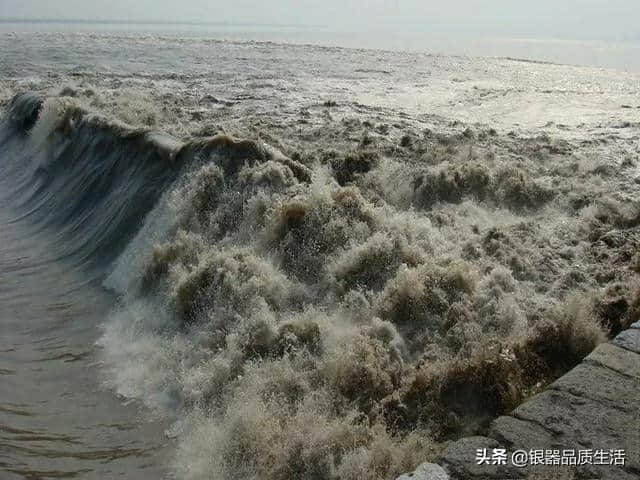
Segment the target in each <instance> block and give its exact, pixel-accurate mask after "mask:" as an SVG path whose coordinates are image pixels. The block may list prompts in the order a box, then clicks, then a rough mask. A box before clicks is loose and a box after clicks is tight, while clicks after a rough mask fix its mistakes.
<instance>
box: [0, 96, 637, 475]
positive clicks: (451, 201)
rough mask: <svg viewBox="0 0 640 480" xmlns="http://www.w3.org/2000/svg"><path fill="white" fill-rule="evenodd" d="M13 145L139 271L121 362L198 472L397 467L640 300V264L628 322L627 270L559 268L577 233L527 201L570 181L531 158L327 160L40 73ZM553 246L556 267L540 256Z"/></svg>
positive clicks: (375, 155)
mask: <svg viewBox="0 0 640 480" xmlns="http://www.w3.org/2000/svg"><path fill="white" fill-rule="evenodd" d="M467 137H468V135H467V136H466V137H464V138H467ZM409 141H410V140H408V141H407V142H409ZM457 141H464V140H463V137H462V136H461V137H459V138H458V140H457ZM436 153H437V152H436ZM0 158H1V159H2V165H1V167H0V168H1V169H2V172H3V175H5V176H7V177H9V178H11V179H12V183H13V185H14V188H13V191H12V192H10V195H11V196H12V197H13V198H12V201H13V202H14V203H15V204H16V205H19V207H20V210H21V211H23V212H24V215H26V216H29V217H31V218H32V220H33V222H34V223H36V224H38V225H41V226H42V228H46V229H48V230H50V231H52V232H55V234H56V235H57V237H56V238H57V239H59V243H60V246H61V248H62V252H63V254H64V255H65V256H68V257H70V258H72V259H73V260H74V261H76V262H77V263H78V264H80V265H82V266H84V267H86V268H87V270H88V271H89V272H91V273H93V274H96V272H97V274H98V275H99V276H101V277H102V278H103V279H104V283H105V285H106V286H107V287H109V288H111V289H114V290H116V291H117V293H118V294H119V295H120V300H119V302H118V305H117V306H116V307H115V308H114V311H113V313H112V315H111V317H110V318H109V319H107V321H106V322H105V325H104V334H103V336H102V339H101V341H100V344H101V345H102V347H103V363H104V368H105V371H106V374H107V376H108V378H109V384H110V385H111V386H112V387H113V388H114V389H115V390H117V391H118V392H119V393H120V394H122V395H125V396H127V397H132V398H137V399H140V400H142V401H144V402H145V403H146V404H147V405H148V406H149V407H150V408H152V409H155V410H157V411H159V412H161V413H162V414H164V415H170V416H172V417H174V418H175V420H176V421H175V424H174V427H173V428H172V433H174V434H175V435H176V436H177V437H178V439H179V441H178V453H177V456H176V459H175V462H174V468H175V471H176V473H177V475H179V476H180V477H181V478H190V479H205V478H207V479H208V478H220V479H236V478H237V479H240V478H242V479H252V478H254V479H282V480H285V479H287V480H288V479H295V478H305V479H306V478H312V479H345V480H346V479H353V480H355V479H387V478H395V476H396V475H398V474H400V473H402V472H405V471H411V470H412V469H413V468H414V467H415V466H416V465H418V464H419V463H422V462H423V461H425V460H426V459H429V458H430V457H431V456H432V455H433V454H434V453H436V452H437V450H438V445H440V444H441V443H442V442H443V441H445V440H447V439H450V438H453V437H456V436H460V435H462V434H469V433H477V432H482V430H483V428H485V427H486V425H487V421H488V420H490V419H491V418H493V417H495V416H497V415H499V414H501V413H503V412H506V411H508V410H510V409H511V408H513V407H514V406H516V405H517V404H518V403H520V402H521V401H522V400H523V399H524V398H526V396H528V395H530V394H531V393H533V392H535V391H536V390H537V389H539V388H542V387H543V386H544V385H546V384H548V383H549V382H550V381H551V380H553V379H554V378H556V377H557V376H558V375H560V374H562V373H563V372H564V371H566V370H567V369H569V368H571V367H572V366H573V365H575V364H576V363H578V362H579V361H580V360H581V359H582V358H583V357H584V356H585V355H586V354H588V353H589V352H590V351H591V350H592V349H593V348H594V346H595V345H597V344H598V342H600V341H603V340H604V339H605V338H606V334H607V333H613V330H615V329H619V328H623V327H624V324H626V323H629V322H631V321H633V320H634V319H635V318H636V317H637V314H638V302H637V300H636V301H635V303H634V301H633V299H632V298H631V297H632V294H633V292H632V291H631V289H630V287H628V288H627V290H624V289H622V290H620V289H619V290H616V292H614V293H615V295H618V296H619V297H620V298H623V299H624V301H625V302H627V303H626V304H625V305H626V307H625V309H623V310H624V311H622V315H621V316H619V317H620V318H622V320H621V321H620V322H619V324H616V325H613V324H612V323H611V322H610V318H609V317H608V316H607V315H608V310H607V309H606V307H607V305H609V304H608V303H607V301H608V300H607V299H608V298H609V297H608V296H611V295H614V293H611V292H609V293H607V294H606V295H605V297H604V298H603V297H602V296H598V295H596V294H595V293H589V294H583V295H582V296H581V297H580V298H576V297H573V296H572V295H570V293H571V292H570V291H569V290H570V289H568V288H567V289H565V290H564V293H563V294H560V295H556V293H552V292H551V288H552V287H551V286H552V285H555V286H556V287H557V285H558V283H557V282H558V281H559V280H558V278H557V277H556V276H559V275H560V273H558V272H559V271H561V270H562V268H564V266H565V265H569V262H570V259H569V258H568V257H570V253H567V252H566V251H564V253H562V252H560V253H558V252H559V251H560V250H561V249H558V248H557V247H555V246H553V245H547V244H544V245H543V244H542V243H541V242H538V243H535V242H534V241H532V240H531V239H536V238H539V237H540V236H541V235H543V234H541V233H540V232H539V230H537V227H536V225H535V223H533V222H528V221H526V218H527V216H533V215H538V214H541V212H543V211H545V210H544V209H558V211H560V210H561V209H563V208H565V207H567V206H570V205H571V201H570V199H567V198H566V196H565V194H566V191H562V190H561V189H554V188H553V186H550V185H548V184H545V183H544V182H542V181H540V180H539V179H537V178H536V177H535V175H534V174H533V173H531V171H529V170H527V168H526V167H523V166H522V164H518V165H519V166H505V165H504V164H500V163H499V162H495V161H493V160H492V159H490V158H489V157H488V158H487V160H486V161H484V162H480V161H478V160H475V159H471V158H467V159H464V160H462V159H460V158H453V157H452V158H445V159H442V161H440V162H435V161H434V162H431V163H429V164H416V163H402V162H397V161H393V160H391V159H389V158H387V157H386V156H385V155H382V154H380V152H377V151H375V150H374V149H371V148H367V147H366V145H364V146H363V147H362V149H361V150H359V151H354V152H335V151H329V152H328V153H326V154H325V155H323V156H322V158H321V160H320V161H318V160H317V159H315V160H313V161H307V160H305V158H304V157H303V156H297V158H295V159H294V158H289V157H287V156H285V155H284V154H282V153H280V152H278V151H276V150H275V149H273V148H271V147H268V146H266V145H263V144H261V143H258V142H254V141H237V140H234V139H232V138H230V137H227V136H216V137H213V138H209V139H198V140H192V141H187V142H180V141H177V140H175V139H172V138H170V137H167V136H164V135H162V134H159V133H156V132H153V131H149V130H148V129H135V128H131V127H129V126H126V125H123V124H120V123H117V122H115V121H111V120H109V119H106V118H104V117H102V116H100V115H98V114H95V113H92V112H90V111H88V110H86V109H84V108H83V107H81V106H79V105H78V104H77V103H75V101H74V100H73V99H70V98H50V99H46V100H43V99H40V98H37V97H35V96H32V95H28V94H25V95H21V96H17V97H15V98H14V99H13V101H12V102H11V105H10V107H9V110H8V112H7V114H6V115H5V119H4V123H3V125H2V127H1V129H0ZM583 206H584V205H583ZM481 207H482V208H481ZM567 208H569V207H567ZM491 211H498V212H499V215H501V216H503V217H504V216H510V217H509V218H512V219H515V220H513V222H512V223H511V224H505V223H498V222H495V221H492V217H490V216H487V215H488V214H486V213H485V212H491ZM634 212H636V210H633V209H632V208H628V207H623V206H622V205H620V204H616V203H615V202H608V203H606V204H602V205H595V204H594V205H593V206H592V207H591V210H589V211H588V212H586V213H584V215H582V216H576V217H575V219H574V223H572V224H571V225H570V227H571V228H573V227H575V228H573V230H571V235H574V236H575V237H576V238H577V237H580V236H584V239H585V241H586V240H588V238H590V236H594V235H597V232H601V231H602V230H603V229H604V230H606V227H607V226H608V227H611V228H614V226H615V228H618V229H619V230H621V231H624V230H625V229H626V230H630V229H633V228H635V227H636V226H637V225H638V224H639V223H640V220H638V219H640V215H637V212H636V213H634ZM483 219H484V220H483ZM481 221H484V222H485V223H484V224H480V225H479V224H478V223H479V222H481ZM598 229H600V230H598ZM461 237H463V238H461ZM598 238H600V237H598ZM629 238H630V237H629ZM621 242H622V243H619V245H618V246H617V247H616V248H620V249H623V248H625V247H626V246H629V245H630V243H629V242H630V240H629V242H627V243H625V241H624V239H623V240H621ZM576 244H577V243H576ZM584 248H586V249H587V250H585V252H582V253H580V255H584V257H585V258H588V257H589V255H591V253H590V252H591V251H589V250H588V247H584ZM593 248H596V247H593ZM612 248H613V247H612ZM532 252H535V253H532ZM540 252H542V253H540ZM547 254H548V255H554V261H555V262H557V265H558V267H559V268H558V270H557V271H551V270H549V269H548V268H547V267H545V266H544V264H543V263H538V262H535V261H531V258H534V259H535V258H536V256H538V257H539V256H540V255H543V256H544V255H547ZM571 255H577V253H575V252H573V253H571ZM530 256H533V257H530ZM565 257H567V258H565ZM565 260H566V262H567V263H566V264H565V263H562V262H565ZM585 261H586V260H585ZM592 261H593V262H594V265H595V264H597V262H598V261H599V260H597V259H596V258H595V257H594V258H593V259H592ZM566 269H567V270H569V268H568V267H567V268H566ZM554 275H555V276H554ZM576 282H577V283H578V284H579V283H580V282H581V280H576ZM583 283H584V285H583V286H586V285H587V284H588V281H587V280H584V281H583ZM554 288H555V287H554ZM584 290H589V289H588V288H583V289H582V291H584ZM532 291H534V292H537V293H536V295H537V296H536V295H531V294H529V293H528V292H532ZM552 297H553V301H548V300H549V299H552ZM616 298H617V297H616ZM627 299H628V300H627ZM617 305H618V306H619V305H620V304H619V303H618V304H617ZM603 306H604V307H603Z"/></svg>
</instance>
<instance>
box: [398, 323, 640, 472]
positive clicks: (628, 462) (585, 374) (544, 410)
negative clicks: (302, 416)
mask: <svg viewBox="0 0 640 480" xmlns="http://www.w3.org/2000/svg"><path fill="white" fill-rule="evenodd" d="M494 449H499V450H497V451H496V450H494ZM502 449H504V450H505V451H506V452H505V453H506V461H504V460H503V459H501V455H500V453H502V451H503V450H502ZM518 451H519V452H524V455H526V458H523V457H522V456H520V457H519V462H520V463H522V465H521V466H516V465H514V464H513V457H512V456H513V454H514V452H518ZM496 452H497V453H498V455H497V456H496ZM574 454H575V457H574ZM436 463H437V464H438V465H433V464H425V465H423V466H421V467H420V468H419V469H418V470H417V471H416V472H415V473H414V474H413V475H412V476H411V474H410V475H409V476H406V478H410V479H411V480H422V479H427V480H435V479H437V480H445V479H446V478H447V475H448V478H450V479H451V480H507V479H509V480H511V479H528V478H530V479H537V480H543V479H544V480H552V479H553V480H556V479H557V480H565V479H566V480H568V479H576V480H578V479H585V480H587V479H588V480H591V479H606V480H618V479H619V480H632V479H633V480H638V479H640V322H638V323H635V324H634V325H632V327H631V328H630V329H628V330H626V331H624V332H622V333H621V334H620V335H618V337H616V338H615V339H614V340H613V341H612V342H611V343H607V344H602V345H600V346H599V347H598V348H596V349H595V350H594V351H593V352H592V353H591V354H590V355H589V356H588V357H587V358H585V359H584V360H583V362H582V363H581V364H580V365H578V366H577V367H576V368H574V369H573V370H571V371H570V372H569V373H567V374H566V375H564V376H563V377H561V378H559V379H558V380H556V381H555V382H554V383H552V384H551V385H549V387H548V388H547V389H546V390H545V391H544V392H542V393H540V394H539V395H536V396H534V397H533V398H531V399H530V400H529V401H527V402H525V403H524V404H522V405H521V406H520V407H518V408H516V409H515V410H514V411H512V412H511V413H510V414H508V415H504V416H502V417H499V418H497V419H496V420H494V421H493V423H492V424H491V427H490V428H489V430H488V433H487V435H486V437H482V436H477V437H469V438H463V439H461V440H458V441H456V442H453V443H451V444H450V445H449V446H448V447H447V448H446V449H445V450H444V451H443V453H442V454H441V455H440V457H439V458H438V459H437V460H436ZM517 463H518V462H517ZM545 463H550V464H549V465H546V464H545ZM563 463H564V464H565V465H563ZM574 463H577V465H574ZM581 463H582V465H581ZM567 464H568V465H567ZM440 467H441V468H440ZM445 472H446V474H445ZM401 478H403V480H404V477H401Z"/></svg>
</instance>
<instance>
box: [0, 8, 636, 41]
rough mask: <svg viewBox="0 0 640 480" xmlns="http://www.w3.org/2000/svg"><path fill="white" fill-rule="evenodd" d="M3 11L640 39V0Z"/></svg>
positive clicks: (2, 11)
mask: <svg viewBox="0 0 640 480" xmlns="http://www.w3.org/2000/svg"><path fill="white" fill-rule="evenodd" d="M0 16H2V17H32V18H33V17H37V18H60V19H87V18H91V19H121V20H163V21H164V20H175V21H212V22H239V23H279V24H313V25H325V26H327V27H329V28H334V29H339V30H349V31H371V30H390V31H400V32H402V31H407V30H408V31H422V32H434V33H444V34H470V35H478V34H481V35H495V36H505V35H507V36H527V37H538V38H539V37H559V38H576V39H616V40H638V39H640V0H437V1H434V0H225V1H221V0H178V1H176V0H0Z"/></svg>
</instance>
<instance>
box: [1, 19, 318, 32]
mask: <svg viewBox="0 0 640 480" xmlns="http://www.w3.org/2000/svg"><path fill="white" fill-rule="evenodd" d="M0 23H72V24H73V23H78V24H80V23H84V24H88V25H91V24H95V25H191V26H218V27H222V26H228V27H285V28H296V27H298V28H322V29H326V28H329V26H328V25H319V24H306V23H258V22H234V21H206V20H152V19H146V20H145V19H136V20H125V19H122V20H119V19H114V18H94V19H90V18H44V17H33V18H31V17H0Z"/></svg>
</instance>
